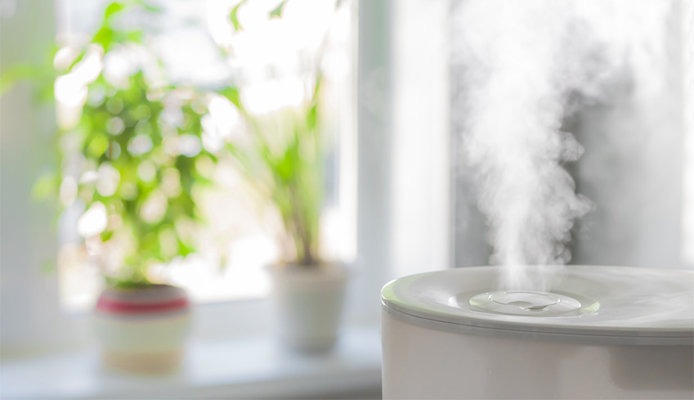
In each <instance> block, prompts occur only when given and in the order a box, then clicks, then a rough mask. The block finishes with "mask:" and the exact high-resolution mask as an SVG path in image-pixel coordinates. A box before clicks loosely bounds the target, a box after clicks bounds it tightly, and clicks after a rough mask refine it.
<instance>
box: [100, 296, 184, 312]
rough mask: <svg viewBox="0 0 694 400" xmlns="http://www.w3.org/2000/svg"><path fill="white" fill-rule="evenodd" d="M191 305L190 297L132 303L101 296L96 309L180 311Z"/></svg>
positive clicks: (112, 310)
mask: <svg viewBox="0 0 694 400" xmlns="http://www.w3.org/2000/svg"><path fill="white" fill-rule="evenodd" d="M188 306H189V302H188V299H186V298H178V299H173V300H167V301H161V302H147V303H132V302H127V301H122V300H118V299H114V298H111V297H108V296H101V297H100V298H99V301H98V302H97V303H96V310H97V311H101V312H108V313H116V314H140V313H157V312H169V311H179V310H182V309H184V308H187V307H188Z"/></svg>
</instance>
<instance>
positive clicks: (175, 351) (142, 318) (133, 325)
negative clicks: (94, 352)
mask: <svg viewBox="0 0 694 400" xmlns="http://www.w3.org/2000/svg"><path fill="white" fill-rule="evenodd" d="M190 325H191V311H190V303H189V301H188V298H187V296H186V293H185V291H183V289H180V288H177V287H174V286H168V285H153V286H149V287H146V288H141V289H106V290H104V291H103V292H102V293H101V296H100V297H99V300H98V302H97V305H96V310H95V312H94V327H95V330H96V334H97V337H98V338H99V341H100V342H101V347H102V360H103V362H104V365H105V366H107V367H111V368H115V369H118V370H123V371H128V372H134V373H163V372H169V371H172V370H175V369H177V368H178V367H179V366H180V364H181V361H182V357H183V349H184V343H185V339H186V337H187V333H188V331H189V329H190Z"/></svg>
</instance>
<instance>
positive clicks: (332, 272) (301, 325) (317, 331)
mask: <svg viewBox="0 0 694 400" xmlns="http://www.w3.org/2000/svg"><path fill="white" fill-rule="evenodd" d="M269 271H270V276H271V280H272V287H273V290H272V298H273V303H274V305H275V311H276V318H275V320H276V325H275V326H276V329H277V331H278V335H279V336H280V338H281V340H282V342H283V343H284V344H286V345H288V346H289V347H290V348H292V349H294V350H299V351H307V352H318V351H326V350H329V349H331V348H332V347H333V346H334V344H335V342H336V340H337V335H338V329H339V325H340V319H341V314H342V308H343V303H344V296H345V288H346V286H347V281H348V278H349V274H348V271H347V269H346V268H345V267H344V266H342V265H339V264H326V265H322V266H320V267H304V266H297V265H282V266H271V267H270V268H269Z"/></svg>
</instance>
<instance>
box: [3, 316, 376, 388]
mask: <svg viewBox="0 0 694 400" xmlns="http://www.w3.org/2000/svg"><path fill="white" fill-rule="evenodd" d="M0 371H1V373H0V388H2V389H0V390H1V392H0V395H1V397H3V398H43V399H50V398H90V399H98V398H114V397H116V398H142V397H143V396H144V397H147V398H157V397H159V398H161V397H169V396H173V397H177V398H193V397H196V398H197V397H207V398H210V397H212V398H220V397H225V398H239V397H241V398H248V397H268V398H282V397H285V398H286V397H294V398H296V397H303V398H308V397H329V396H331V395H335V396H339V395H349V394H350V393H379V392H380V389H379V388H380V381H381V346H380V334H379V332H378V330H377V329H374V328H368V329H366V328H352V329H346V330H345V331H344V332H343V334H342V336H341V338H340V341H339V342H338V344H337V346H336V348H335V349H334V351H332V352H330V353H326V354H320V355H301V354H295V353H292V352H290V351H288V350H285V349H282V348H281V347H280V346H279V345H278V344H276V342H275V341H274V340H273V338H272V337H269V336H266V337H256V338H250V339H234V340H227V341H218V342H197V343H196V342H193V343H190V345H189V347H188V354H187V358H186V361H185V363H184V365H183V367H182V368H181V370H180V371H178V372H176V373H173V374H169V375H164V376H136V375H124V374H122V373H117V372H114V371H108V370H105V369H104V368H103V367H102V366H101V364H100V360H99V354H98V351H96V349H90V350H85V351H81V352H75V353H67V354H60V355H51V356H42V357H36V358H26V359H17V360H11V361H3V363H2V364H0Z"/></svg>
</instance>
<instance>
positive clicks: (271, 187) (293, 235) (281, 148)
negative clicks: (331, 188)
mask: <svg viewBox="0 0 694 400" xmlns="http://www.w3.org/2000/svg"><path fill="white" fill-rule="evenodd" d="M320 93H321V76H320V74H319V75H318V76H317V77H316V80H315V85H314V90H313V93H312V96H311V98H310V100H309V101H308V102H307V103H306V104H303V105H302V106H301V107H298V108H288V109H283V110H279V111H275V112H274V113H272V114H270V115H264V116H261V117H257V116H254V115H252V114H250V113H249V112H248V111H247V110H246V108H245V107H244V105H243V103H242V102H241V100H240V98H239V96H238V92H237V91H236V90H235V89H226V90H224V91H222V93H221V94H223V95H225V96H226V97H227V98H229V99H230V100H231V101H232V102H233V103H234V104H235V105H236V107H237V108H238V109H239V110H240V111H241V114H242V115H243V117H244V118H245V120H246V121H247V122H248V124H247V125H248V126H249V128H250V131H251V132H250V144H247V145H245V146H240V145H237V144H235V143H233V142H230V143H228V144H227V149H228V150H229V152H230V153H231V154H232V155H233V157H234V158H235V159H236V161H237V162H238V165H239V167H240V168H241V170H242V171H243V172H244V175H245V176H246V177H247V178H248V180H249V182H250V183H251V184H252V185H253V186H254V187H255V188H256V189H257V191H258V192H259V193H260V194H261V195H262V196H263V197H264V198H266V199H267V200H269V201H270V203H271V204H272V205H273V206H274V207H275V208H276V209H277V211H278V213H279V215H280V217H281V220H282V228H283V235H282V243H281V248H282V250H283V252H284V260H283V261H284V263H286V264H293V265H299V266H307V267H313V266H317V265H320V264H321V258H320V213H321V206H322V200H323V196H324V193H323V192H324V190H323V188H324V163H325V152H324V148H325V145H326V144H325V135H324V132H323V131H322V128H323V127H322V126H321V123H320V122H321V121H320Z"/></svg>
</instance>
